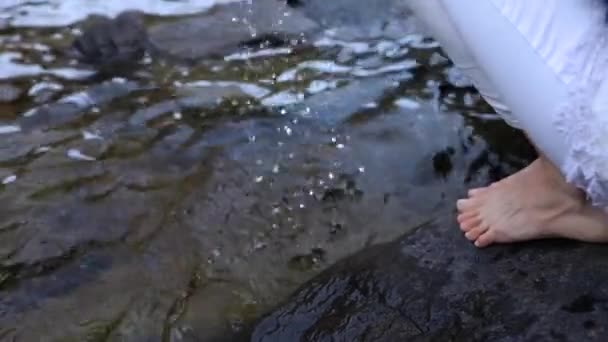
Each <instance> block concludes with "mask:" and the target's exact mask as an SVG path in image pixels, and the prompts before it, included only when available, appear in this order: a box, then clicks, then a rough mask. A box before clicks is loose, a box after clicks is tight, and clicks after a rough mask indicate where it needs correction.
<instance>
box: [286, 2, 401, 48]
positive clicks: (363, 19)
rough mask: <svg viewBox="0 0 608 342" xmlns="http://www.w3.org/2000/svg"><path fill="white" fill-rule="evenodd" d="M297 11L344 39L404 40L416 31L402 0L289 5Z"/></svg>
mask: <svg viewBox="0 0 608 342" xmlns="http://www.w3.org/2000/svg"><path fill="white" fill-rule="evenodd" d="M288 3H289V4H290V5H291V6H293V7H294V8H296V9H298V10H300V11H302V13H304V14H305V15H306V16H308V17H309V18H311V19H313V20H315V21H316V22H318V23H319V24H320V25H321V26H323V27H325V28H331V29H332V30H333V31H334V33H335V34H336V35H338V36H340V37H341V38H346V39H358V38H363V37H367V38H370V37H371V38H378V37H391V38H396V39H399V38H402V37H403V35H404V33H406V32H410V31H411V30H412V18H411V16H410V15H409V10H408V9H407V8H406V6H405V5H404V2H403V1H400V0H376V1H373V2H370V1H365V0H337V1H331V2H328V1H323V0H297V1H288Z"/></svg>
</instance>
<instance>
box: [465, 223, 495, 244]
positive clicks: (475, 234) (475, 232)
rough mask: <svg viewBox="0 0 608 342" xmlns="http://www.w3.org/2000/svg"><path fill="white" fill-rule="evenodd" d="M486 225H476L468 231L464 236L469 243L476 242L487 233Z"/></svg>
mask: <svg viewBox="0 0 608 342" xmlns="http://www.w3.org/2000/svg"><path fill="white" fill-rule="evenodd" d="M488 228H489V227H488V226H487V225H477V226H476V227H475V228H473V229H470V230H469V231H468V232H467V233H466V234H464V236H465V237H466V238H467V239H469V240H470V241H475V240H477V239H478V238H479V237H480V236H481V235H482V234H483V233H485V232H487V231H488Z"/></svg>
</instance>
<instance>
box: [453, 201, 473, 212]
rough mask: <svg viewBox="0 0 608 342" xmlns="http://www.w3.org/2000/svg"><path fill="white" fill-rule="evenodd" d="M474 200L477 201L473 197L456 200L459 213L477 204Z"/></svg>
mask: <svg viewBox="0 0 608 342" xmlns="http://www.w3.org/2000/svg"><path fill="white" fill-rule="evenodd" d="M476 202H477V201H475V200H474V199H461V200H458V201H457V202H456V208H458V211H460V212H461V213H462V212H466V211H470V210H472V209H473V208H475V207H476V206H477V205H476Z"/></svg>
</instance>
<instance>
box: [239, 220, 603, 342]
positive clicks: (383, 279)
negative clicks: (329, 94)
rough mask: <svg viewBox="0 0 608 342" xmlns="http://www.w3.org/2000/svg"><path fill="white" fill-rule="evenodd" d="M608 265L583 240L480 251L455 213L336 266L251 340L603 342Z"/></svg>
mask: <svg viewBox="0 0 608 342" xmlns="http://www.w3.org/2000/svg"><path fill="white" fill-rule="evenodd" d="M607 266H608V250H607V249H606V247H605V246H594V245H584V244H580V243H574V242H564V243H562V242H556V241H544V242H535V243H526V244H516V245H510V246H496V247H492V248H489V249H485V250H478V249H476V248H474V247H473V246H472V245H470V244H469V243H468V242H467V241H466V240H465V239H464V238H463V237H462V236H461V234H460V232H459V229H458V228H457V227H456V226H455V225H454V223H453V219H452V215H447V217H446V218H445V219H442V220H440V221H437V222H435V223H431V224H428V225H426V226H423V227H421V228H419V229H418V230H417V231H416V232H415V233H412V234H411V235H409V236H406V237H403V238H401V239H399V240H397V241H394V242H391V243H388V244H383V245H379V246H375V247H372V248H369V249H367V250H365V251H362V252H360V253H358V254H356V255H354V256H352V257H350V258H347V259H345V260H343V261H341V262H339V263H338V264H336V265H335V266H333V267H331V268H329V269H328V270H327V271H325V272H324V273H323V274H321V275H320V276H318V277H316V278H314V279H313V280H311V281H310V282H309V283H308V284H306V285H304V286H303V287H301V288H300V289H299V290H298V291H297V292H296V293H295V294H294V295H293V296H292V297H291V299H290V300H289V301H287V303H285V304H284V305H283V306H281V307H280V308H278V309H277V310H276V311H275V312H273V313H271V314H270V315H268V316H267V317H266V318H265V319H263V320H262V321H261V322H260V323H259V324H258V325H257V327H256V329H255V331H254V333H253V335H252V338H251V341H255V342H269V341H319V342H320V341H602V340H604V339H605V336H607V335H606V334H607V333H608V331H607V330H608V329H607V328H606V326H605V325H603V324H602V322H605V321H606V319H608V287H607V286H606V285H607V284H608V271H607V270H608V268H607Z"/></svg>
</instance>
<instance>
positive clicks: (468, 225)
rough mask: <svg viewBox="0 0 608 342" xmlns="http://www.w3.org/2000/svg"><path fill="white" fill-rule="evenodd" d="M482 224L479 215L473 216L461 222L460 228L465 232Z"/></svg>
mask: <svg viewBox="0 0 608 342" xmlns="http://www.w3.org/2000/svg"><path fill="white" fill-rule="evenodd" d="M480 225H481V218H480V217H479V216H474V217H471V218H469V219H467V220H464V221H462V223H460V230H462V231H463V232H469V231H471V230H474V229H477V228H479V227H480Z"/></svg>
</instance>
